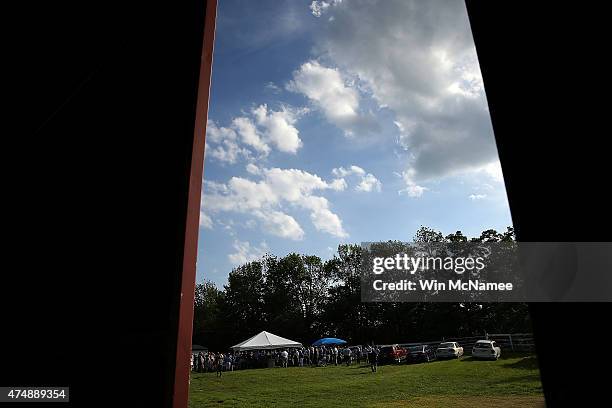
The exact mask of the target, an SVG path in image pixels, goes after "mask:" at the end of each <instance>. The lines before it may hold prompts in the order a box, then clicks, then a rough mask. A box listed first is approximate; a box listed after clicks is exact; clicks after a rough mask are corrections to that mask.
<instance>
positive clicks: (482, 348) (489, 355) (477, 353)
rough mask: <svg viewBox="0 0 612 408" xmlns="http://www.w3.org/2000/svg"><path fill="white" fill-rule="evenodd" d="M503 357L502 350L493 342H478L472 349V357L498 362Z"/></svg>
mask: <svg viewBox="0 0 612 408" xmlns="http://www.w3.org/2000/svg"><path fill="white" fill-rule="evenodd" d="M500 356H501V348H500V347H499V346H498V345H497V343H496V342H495V341H493V340H478V341H477V342H476V344H474V348H473V349H472V357H474V358H482V359H490V360H497V359H498V358H499V357H500Z"/></svg>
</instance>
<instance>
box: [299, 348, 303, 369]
mask: <svg viewBox="0 0 612 408" xmlns="http://www.w3.org/2000/svg"><path fill="white" fill-rule="evenodd" d="M298 361H299V364H300V367H304V350H302V349H299V350H298Z"/></svg>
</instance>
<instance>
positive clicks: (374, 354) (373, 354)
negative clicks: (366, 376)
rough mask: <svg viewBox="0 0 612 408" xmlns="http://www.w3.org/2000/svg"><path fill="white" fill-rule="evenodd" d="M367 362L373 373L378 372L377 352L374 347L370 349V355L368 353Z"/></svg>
mask: <svg viewBox="0 0 612 408" xmlns="http://www.w3.org/2000/svg"><path fill="white" fill-rule="evenodd" d="M368 360H369V362H370V368H371V369H372V372H373V373H375V372H376V371H377V370H378V350H376V348H375V347H372V348H371V349H370V353H368Z"/></svg>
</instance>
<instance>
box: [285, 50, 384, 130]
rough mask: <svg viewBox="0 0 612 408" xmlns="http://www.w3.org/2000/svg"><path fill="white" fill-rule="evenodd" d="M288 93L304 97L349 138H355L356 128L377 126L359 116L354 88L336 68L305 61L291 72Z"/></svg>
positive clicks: (314, 61) (357, 95) (369, 119)
mask: <svg viewBox="0 0 612 408" xmlns="http://www.w3.org/2000/svg"><path fill="white" fill-rule="evenodd" d="M287 90H289V91H292V92H297V93H301V94H303V95H305V96H306V97H307V98H308V99H310V100H311V101H312V102H313V103H314V105H315V106H317V107H318V108H319V109H320V110H321V111H322V112H323V114H324V115H325V117H326V119H327V120H328V121H329V122H330V123H332V124H334V125H336V126H338V127H339V128H341V129H343V130H344V132H345V134H346V135H348V136H351V135H354V134H355V131H356V129H357V128H358V127H359V128H361V129H363V130H372V129H374V128H375V126H376V124H375V122H373V118H372V117H370V116H365V115H361V114H360V113H359V92H358V90H357V88H355V87H354V86H350V85H349V83H348V81H346V80H345V79H344V78H343V77H342V75H341V73H340V71H339V70H338V69H336V68H329V67H325V66H323V65H321V64H320V63H319V62H318V61H316V60H312V61H308V62H305V63H304V64H302V66H300V68H299V69H297V70H296V71H295V72H294V73H293V79H292V80H291V81H289V82H288V83H287Z"/></svg>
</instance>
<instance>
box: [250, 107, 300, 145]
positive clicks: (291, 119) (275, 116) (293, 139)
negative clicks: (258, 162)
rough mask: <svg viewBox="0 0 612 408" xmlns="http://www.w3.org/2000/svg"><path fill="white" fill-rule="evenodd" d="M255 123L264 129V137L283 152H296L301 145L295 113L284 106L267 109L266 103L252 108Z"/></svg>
mask: <svg viewBox="0 0 612 408" xmlns="http://www.w3.org/2000/svg"><path fill="white" fill-rule="evenodd" d="M253 115H254V116H255V119H256V121H257V124H258V125H259V126H261V127H262V128H263V129H264V132H265V139H266V140H267V141H268V142H270V143H271V144H273V145H274V146H276V148H277V149H278V150H280V151H281V152H285V153H296V152H297V151H298V149H299V148H300V147H302V140H301V139H300V136H299V133H300V132H299V131H298V130H297V128H296V127H295V126H293V125H294V124H295V122H296V115H295V113H294V112H291V110H289V109H288V108H286V107H283V108H282V109H281V110H280V111H278V112H275V111H268V106H267V105H266V104H263V105H259V106H258V107H257V108H256V109H254V110H253Z"/></svg>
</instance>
